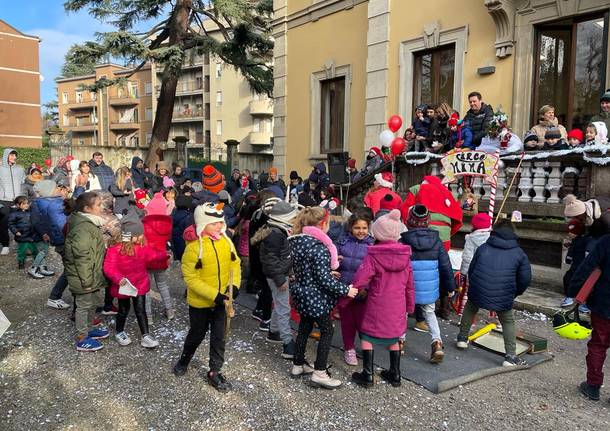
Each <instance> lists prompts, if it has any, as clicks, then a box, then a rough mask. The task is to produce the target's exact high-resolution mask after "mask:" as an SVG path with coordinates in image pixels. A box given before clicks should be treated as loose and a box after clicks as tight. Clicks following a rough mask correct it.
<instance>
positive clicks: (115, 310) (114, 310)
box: [102, 305, 119, 316]
mask: <svg viewBox="0 0 610 431" xmlns="http://www.w3.org/2000/svg"><path fill="white" fill-rule="evenodd" d="M118 312H119V309H118V308H117V307H116V305H113V306H112V307H111V308H110V310H102V314H103V315H104V316H115V315H116V314H118Z"/></svg>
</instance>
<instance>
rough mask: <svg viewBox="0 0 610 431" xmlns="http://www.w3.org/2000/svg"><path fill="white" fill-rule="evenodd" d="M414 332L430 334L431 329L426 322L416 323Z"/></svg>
mask: <svg viewBox="0 0 610 431" xmlns="http://www.w3.org/2000/svg"><path fill="white" fill-rule="evenodd" d="M413 330H414V331H417V332H430V328H428V324H427V323H426V322H425V321H421V322H416V323H415V326H414V327H413Z"/></svg>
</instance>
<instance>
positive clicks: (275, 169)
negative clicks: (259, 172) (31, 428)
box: [269, 167, 277, 176]
mask: <svg viewBox="0 0 610 431" xmlns="http://www.w3.org/2000/svg"><path fill="white" fill-rule="evenodd" d="M272 174H273V175H275V176H277V168H275V167H271V168H269V175H272Z"/></svg>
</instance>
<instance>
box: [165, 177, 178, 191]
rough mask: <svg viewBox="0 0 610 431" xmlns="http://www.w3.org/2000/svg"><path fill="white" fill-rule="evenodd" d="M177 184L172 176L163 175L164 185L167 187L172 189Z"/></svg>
mask: <svg viewBox="0 0 610 431" xmlns="http://www.w3.org/2000/svg"><path fill="white" fill-rule="evenodd" d="M175 185H176V182H175V181H174V180H172V179H171V178H170V177H167V176H165V177H163V187H164V188H166V189H171V188H172V187H174V186H175Z"/></svg>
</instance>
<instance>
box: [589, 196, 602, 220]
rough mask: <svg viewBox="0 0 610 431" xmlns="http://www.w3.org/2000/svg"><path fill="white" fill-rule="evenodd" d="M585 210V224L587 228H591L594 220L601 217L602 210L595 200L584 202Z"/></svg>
mask: <svg viewBox="0 0 610 431" xmlns="http://www.w3.org/2000/svg"><path fill="white" fill-rule="evenodd" d="M585 208H586V210H587V211H586V212H587V221H586V222H585V224H586V225H587V226H591V225H592V224H593V222H594V221H595V220H597V219H598V218H600V217H601V216H602V208H601V206H600V205H599V202H598V201H597V199H589V200H588V201H585Z"/></svg>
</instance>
